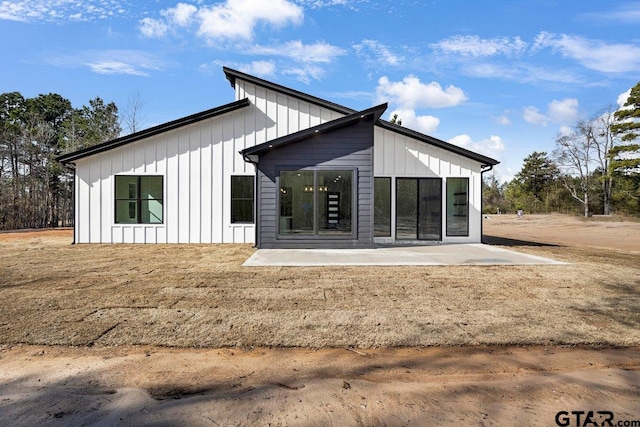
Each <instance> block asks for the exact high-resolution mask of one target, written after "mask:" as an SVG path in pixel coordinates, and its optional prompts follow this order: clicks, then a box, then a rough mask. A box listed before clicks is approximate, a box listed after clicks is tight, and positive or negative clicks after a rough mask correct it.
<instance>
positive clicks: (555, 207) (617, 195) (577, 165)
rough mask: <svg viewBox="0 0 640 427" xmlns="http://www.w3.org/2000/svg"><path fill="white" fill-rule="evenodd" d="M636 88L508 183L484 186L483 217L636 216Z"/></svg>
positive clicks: (639, 114) (639, 110) (639, 175)
mask: <svg viewBox="0 0 640 427" xmlns="http://www.w3.org/2000/svg"><path fill="white" fill-rule="evenodd" d="M639 139H640V83H638V84H637V85H635V86H634V87H633V88H632V89H631V92H630V95H629V97H628V99H627V101H626V103H625V105H624V106H623V107H622V108H620V109H617V110H614V109H613V108H611V107H609V108H607V109H605V110H604V111H601V112H600V113H598V114H596V115H594V116H593V117H592V118H590V119H583V120H579V121H578V122H576V123H575V124H574V126H573V127H572V129H571V130H570V131H569V132H564V133H562V134H560V135H558V136H557V138H556V141H555V149H554V150H553V152H551V153H547V152H544V151H543V152H538V151H534V152H533V153H531V154H530V155H529V156H527V157H526V158H525V159H524V164H523V166H522V169H521V170H520V171H519V172H518V173H517V174H516V175H515V177H514V178H513V179H512V180H511V181H509V182H506V183H500V182H499V181H498V180H497V179H496V178H495V176H493V175H490V176H488V177H485V179H484V181H483V203H484V205H483V206H484V207H483V211H484V212H485V213H497V212H515V211H517V210H520V209H522V210H524V211H525V212H529V213H549V212H561V213H572V214H580V215H584V216H591V215H592V214H603V215H610V214H613V213H615V214H618V215H633V216H640V144H639V143H638V140H639Z"/></svg>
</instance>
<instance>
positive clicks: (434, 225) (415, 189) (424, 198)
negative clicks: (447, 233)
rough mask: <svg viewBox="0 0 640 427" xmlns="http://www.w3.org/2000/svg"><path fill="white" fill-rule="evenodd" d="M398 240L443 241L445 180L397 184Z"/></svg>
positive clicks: (398, 181)
mask: <svg viewBox="0 0 640 427" xmlns="http://www.w3.org/2000/svg"><path fill="white" fill-rule="evenodd" d="M396 239H398V240H441V239H442V180H441V179H440V178H398V179H397V180H396Z"/></svg>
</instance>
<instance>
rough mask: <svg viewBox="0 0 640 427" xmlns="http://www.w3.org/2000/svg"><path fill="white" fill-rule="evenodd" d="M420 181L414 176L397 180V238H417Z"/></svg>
mask: <svg viewBox="0 0 640 427" xmlns="http://www.w3.org/2000/svg"><path fill="white" fill-rule="evenodd" d="M417 194H418V181H417V180H416V179H413V178H398V179H397V181H396V239H405V240H406V239H410V240H415V239H416V238H417V234H416V226H417V224H418V207H417V203H416V197H417Z"/></svg>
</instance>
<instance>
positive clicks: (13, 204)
mask: <svg viewBox="0 0 640 427" xmlns="http://www.w3.org/2000/svg"><path fill="white" fill-rule="evenodd" d="M142 105H143V103H142V101H141V98H140V96H139V95H138V94H134V95H133V96H132V97H130V98H129V101H128V104H127V105H126V106H125V109H124V110H123V111H122V114H121V115H119V111H118V107H117V106H116V104H114V103H113V102H108V103H107V102H105V101H104V100H103V99H102V98H100V97H96V98H94V99H92V100H90V101H89V103H88V105H84V106H82V107H81V108H74V107H73V106H72V105H71V102H70V101H69V100H68V99H65V98H63V97H62V96H60V95H58V94H53V93H50V94H47V95H38V96H37V97H34V98H25V97H23V96H22V95H21V94H20V93H19V92H10V93H3V94H0V229H3V230H8V229H23V228H44V227H57V226H69V225H73V172H72V171H71V170H69V169H67V168H65V167H63V166H62V165H61V164H60V163H58V162H57V161H56V160H55V159H56V157H58V156H60V155H62V154H65V153H68V152H72V151H76V150H79V149H82V148H85V147H88V146H91V145H95V144H99V143H102V142H105V141H108V140H111V139H114V138H117V137H118V136H120V135H121V133H122V131H123V129H122V125H124V126H125V128H126V131H128V132H129V133H132V132H135V131H136V130H139V127H140V121H141V114H140V112H141V108H142ZM397 122H398V123H400V120H397ZM639 133H640V83H638V84H637V85H636V86H634V87H633V88H632V89H631V94H630V96H629V98H628V100H627V102H626V104H625V106H624V107H623V108H621V109H617V110H614V109H612V108H609V109H607V110H605V111H603V112H601V113H599V114H597V115H595V116H594V117H592V118H591V119H588V120H580V121H578V122H577V123H575V125H574V126H573V128H572V129H571V131H570V132H566V133H563V134H562V135H558V137H557V139H556V148H555V150H554V151H553V152H552V153H547V152H537V151H534V152H533V153H531V154H530V155H529V156H527V157H526V158H525V159H524V164H523V166H522V169H521V170H520V171H519V172H518V173H517V174H516V175H515V177H514V178H513V179H512V180H511V181H509V182H506V183H500V182H499V181H498V180H497V179H496V178H495V176H493V175H489V176H485V180H484V182H483V203H484V208H483V210H484V212H485V213H496V212H498V211H500V212H505V213H506V212H515V211H516V210H519V209H522V210H524V211H525V212H528V213H548V212H563V213H575V214H581V215H582V214H583V215H586V216H589V215H591V214H593V213H598V214H605V215H607V214H610V213H616V214H621V215H635V216H640V143H639V142H638V140H639V139H640V135H639Z"/></svg>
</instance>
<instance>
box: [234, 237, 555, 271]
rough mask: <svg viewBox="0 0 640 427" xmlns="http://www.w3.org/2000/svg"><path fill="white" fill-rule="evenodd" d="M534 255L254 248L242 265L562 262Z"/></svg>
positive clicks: (439, 249)
mask: <svg viewBox="0 0 640 427" xmlns="http://www.w3.org/2000/svg"><path fill="white" fill-rule="evenodd" d="M563 264H567V263H565V262H560V261H556V260H553V259H549V258H543V257H539V256H534V255H528V254H523V253H520V252H514V251H510V250H507V249H503V248H497V247H495V246H490V245H483V244H481V243H473V244H456V245H429V246H398V247H380V248H376V249H258V250H257V251H256V252H255V253H254V254H253V255H252V256H251V257H249V259H247V260H246V261H245V262H244V263H243V264H242V265H243V266H245V267H269V266H283V267H312V266H331V265H345V266H346V265H356V266H357V265H389V266H398V265H563Z"/></svg>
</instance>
